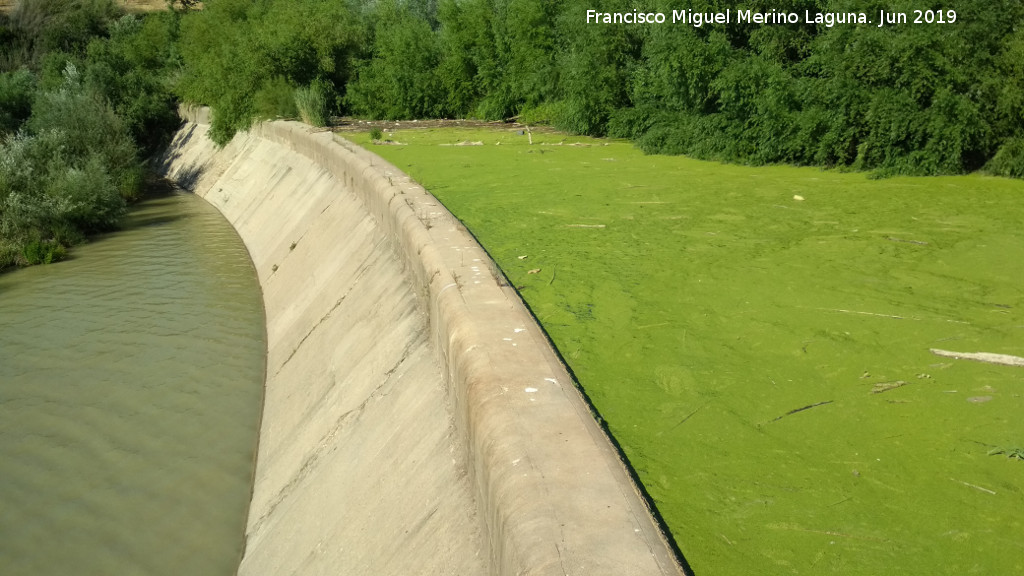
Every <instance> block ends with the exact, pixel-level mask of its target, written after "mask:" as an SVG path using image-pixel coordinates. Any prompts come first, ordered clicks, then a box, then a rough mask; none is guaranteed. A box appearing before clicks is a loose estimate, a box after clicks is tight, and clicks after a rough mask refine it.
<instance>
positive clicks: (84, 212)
mask: <svg viewBox="0 0 1024 576" xmlns="http://www.w3.org/2000/svg"><path fill="white" fill-rule="evenodd" d="M178 18H179V14H178V13H175V12H165V13H160V14H154V15H152V16H149V17H146V18H145V19H142V18H141V17H139V16H134V15H126V14H124V13H123V12H121V11H119V10H118V9H117V8H116V7H115V5H114V4H113V2H109V1H86V0H77V1H76V0H64V1H44V0H24V1H22V2H20V3H18V4H17V6H16V7H15V9H14V10H13V11H12V12H11V13H10V14H7V15H5V16H2V17H0V38H2V43H0V139H2V140H0V269H2V268H4V267H6V266H10V265H15V264H19V265H26V264H38V263H45V262H51V261H54V260H59V259H61V258H63V257H64V255H65V253H66V249H67V248H68V247H70V246H72V245H74V244H76V243H78V242H81V241H82V240H83V239H84V238H85V236H86V235H88V234H91V233H95V232H102V231H106V230H110V229H113V228H115V227H116V226H117V225H118V223H119V222H120V220H121V217H122V216H123V215H124V212H125V208H126V205H127V203H128V202H130V201H131V200H133V199H134V198H135V197H136V196H137V195H138V194H139V192H140V190H141V185H142V182H143V176H144V173H143V168H144V160H145V159H146V158H147V157H149V156H151V155H153V154H155V153H156V152H157V151H158V150H159V148H160V147H161V146H163V145H164V143H166V142H167V141H168V138H169V136H170V134H171V133H172V131H173V130H174V129H176V128H177V126H178V124H179V120H178V118H177V114H176V111H175V107H174V106H175V105H174V97H173V95H172V93H171V91H170V85H169V83H168V76H169V74H168V71H169V70H172V69H175V68H176V66H177V64H176V63H177V60H176V59H177V56H176V50H175V48H174V41H175V39H176V35H177V32H176V29H177V20H178Z"/></svg>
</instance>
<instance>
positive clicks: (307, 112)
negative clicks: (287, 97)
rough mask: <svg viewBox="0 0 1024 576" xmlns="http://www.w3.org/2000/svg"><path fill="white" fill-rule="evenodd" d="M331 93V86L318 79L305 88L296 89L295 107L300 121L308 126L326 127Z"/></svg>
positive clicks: (328, 119) (329, 111)
mask: <svg viewBox="0 0 1024 576" xmlns="http://www.w3.org/2000/svg"><path fill="white" fill-rule="evenodd" d="M333 93H334V89H333V88H332V87H331V85H330V84H328V83H327V82H326V81H324V80H321V79H319V78H317V79H316V80H314V81H313V83H312V84H310V85H309V86H308V87H306V88H298V89H296V90H295V106H296V108H298V110H299V117H300V118H302V121H303V122H305V123H306V124H309V125H310V126H327V124H328V122H329V121H330V113H331V108H332V106H331V100H332V98H331V96H332V95H333Z"/></svg>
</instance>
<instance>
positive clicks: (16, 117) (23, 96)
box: [0, 68, 35, 136]
mask: <svg viewBox="0 0 1024 576" xmlns="http://www.w3.org/2000/svg"><path fill="white" fill-rule="evenodd" d="M34 91H35V78H34V77H33V76H32V73H31V72H29V71H28V70H27V69H25V68H22V69H20V70H18V71H16V72H2V73H0V136H2V135H4V134H7V133H11V132H15V131H17V130H18V127H19V126H21V124H22V123H23V122H24V121H25V120H27V119H28V117H29V115H31V114H32V96H33V93H34Z"/></svg>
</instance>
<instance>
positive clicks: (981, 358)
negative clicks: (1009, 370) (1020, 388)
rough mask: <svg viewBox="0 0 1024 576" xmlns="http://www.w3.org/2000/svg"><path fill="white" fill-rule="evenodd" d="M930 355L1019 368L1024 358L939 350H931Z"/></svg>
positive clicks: (1022, 365)
mask: <svg viewBox="0 0 1024 576" xmlns="http://www.w3.org/2000/svg"><path fill="white" fill-rule="evenodd" d="M931 353H932V354H935V355H936V356H945V357H946V358H956V359H958V360H975V361H978V362H987V363H989V364H1000V365H1002V366H1019V367H1021V368H1024V358H1021V357H1020V356H1010V355H1009V354H992V353H991V352H950V351H949V350H939V349H938V348H932V349H931Z"/></svg>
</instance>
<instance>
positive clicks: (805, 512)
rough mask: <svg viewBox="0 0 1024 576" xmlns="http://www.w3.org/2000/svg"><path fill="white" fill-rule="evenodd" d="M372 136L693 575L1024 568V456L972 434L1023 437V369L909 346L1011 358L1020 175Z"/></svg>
mask: <svg viewBox="0 0 1024 576" xmlns="http://www.w3.org/2000/svg"><path fill="white" fill-rule="evenodd" d="M349 137H350V138H352V139H353V140H355V141H357V142H358V143H360V144H364V145H365V144H368V137H367V135H366V134H352V135H349ZM395 138H396V140H398V141H401V142H403V143H407V144H408V145H406V146H380V147H375V146H371V149H372V150H373V151H374V152H377V153H378V154H380V155H382V156H384V157H385V158H387V159H389V160H390V161H392V162H393V163H395V164H396V165H397V166H398V167H399V168H401V169H403V170H405V171H406V172H408V173H409V174H410V175H411V176H413V177H414V178H415V179H417V180H418V181H419V182H421V183H422V184H423V185H425V186H426V187H427V188H428V189H429V190H431V192H433V193H434V194H435V195H436V196H437V197H438V198H439V199H440V200H441V201H442V202H443V203H444V204H445V205H446V206H447V207H448V208H449V209H450V210H451V211H452V212H453V213H454V214H455V215H456V216H458V217H459V218H460V219H461V220H463V221H464V222H465V223H466V225H467V226H468V227H469V229H470V230H472V231H473V233H474V234H476V236H477V237H478V238H479V239H480V241H481V243H482V244H483V245H484V246H485V248H486V249H487V250H488V251H489V252H490V254H491V255H492V256H493V257H494V259H495V260H496V261H497V263H498V264H499V265H500V266H501V268H502V269H503V270H504V271H505V273H506V274H507V276H508V277H509V279H510V281H511V282H512V283H513V284H515V285H516V286H517V287H518V289H519V292H520V294H521V295H522V297H523V298H524V299H525V300H526V301H527V302H528V304H529V305H530V307H531V308H532V309H533V311H534V313H535V314H536V315H537V317H538V319H539V320H540V322H541V323H542V324H543V326H544V328H545V329H546V330H547V331H548V333H549V334H550V336H551V337H552V339H553V340H554V342H555V344H556V345H557V347H558V349H559V350H560V351H561V353H562V355H563V356H564V358H565V359H566V361H567V362H568V363H569V365H570V366H571V368H572V370H573V371H574V372H575V375H576V376H577V378H578V380H579V382H580V384H581V385H582V387H583V388H584V389H585V390H586V392H587V394H588V395H589V397H590V398H591V400H592V401H593V402H594V404H595V406H596V408H597V409H598V410H599V411H600V414H601V416H602V417H603V418H604V420H605V421H606V422H607V424H608V426H609V429H610V431H611V432H612V433H613V434H614V436H615V438H616V439H617V441H618V442H619V443H620V444H621V446H622V448H623V450H624V452H625V454H626V455H627V456H628V458H629V460H630V462H631V464H632V466H633V467H634V468H635V470H636V472H637V474H638V476H639V477H640V479H641V480H642V482H643V483H644V484H645V486H646V488H647V490H648V492H649V493H650V495H651V496H652V498H653V500H654V501H655V504H656V505H657V507H658V509H659V511H660V513H661V514H662V516H663V517H664V518H665V521H666V523H667V524H668V526H669V528H670V529H671V531H672V534H673V536H674V538H675V539H676V541H677V543H678V545H679V547H680V549H681V550H682V551H683V554H684V555H685V556H686V558H687V560H688V561H689V563H690V564H691V565H692V567H693V569H694V571H695V573H696V574H697V575H698V576H707V575H731V574H850V575H853V574H857V575H861V574H863V575H876V574H928V575H935V574H957V575H960V574H1013V573H1018V574H1019V573H1022V572H1024V515H1022V514H1021V511H1022V510H1024V466H1022V465H1021V463H1020V462H1019V461H1017V460H1015V459H1013V458H993V457H990V456H989V455H988V453H989V451H990V450H991V448H992V446H1019V445H1020V443H1021V442H1022V441H1024V425H1021V416H1020V415H1021V414H1024V369H1021V368H1014V367H1007V366H996V365H989V364H982V363H977V362H970V361H966V360H957V359H953V358H943V357H938V356H935V355H933V354H931V353H930V352H929V349H930V348H943V349H947V350H956V351H964V352H978V351H984V352H993V353H1002V354H1013V355H1018V356H1021V355H1024V315H1022V310H1024V291H1022V288H1021V287H1022V285H1024V242H1022V233H1024V232H1022V231H1024V182H1019V181H1012V180H1006V179H997V178H986V177H981V176H967V177H942V178H893V179H888V180H869V179H868V178H867V177H866V176H865V175H863V174H856V173H837V172H830V171H821V170H818V169H813V168H795V167H760V168H751V167H743V166H732V165H722V164H716V163H709V162H701V161H695V160H692V159H687V158H683V157H665V156H644V155H643V154H641V153H640V152H639V151H637V150H636V149H634V148H633V147H631V146H630V145H629V144H627V143H623V142H608V141H600V140H592V139H586V138H577V137H566V136H563V135H559V134H550V133H549V134H539V133H537V132H534V133H533V135H532V138H533V145H530V144H528V143H527V135H519V134H518V133H516V132H512V131H497V130H454V129H435V130H408V131H404V132H402V133H401V134H400V135H398V134H396V135H395ZM463 141H481V142H483V143H484V145H482V146H451V145H450V144H453V143H456V142H463ZM499 142H500V145H497V144H498V143H499ZM559 143H560V144H561V145H556V144H559ZM574 143H577V144H579V145H576V146H573V145H572V144H574ZM446 144H447V145H446ZM797 197H800V198H803V199H802V200H800V199H797ZM536 269H539V272H536V273H533V274H529V273H528V272H529V271H531V270H536Z"/></svg>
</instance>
